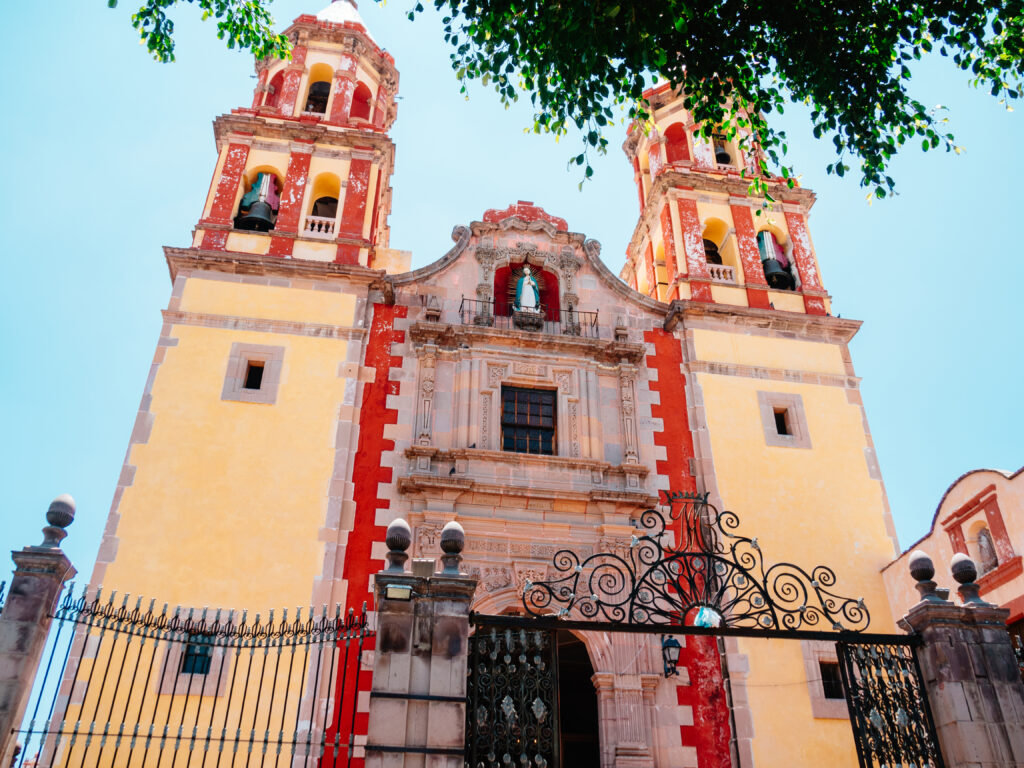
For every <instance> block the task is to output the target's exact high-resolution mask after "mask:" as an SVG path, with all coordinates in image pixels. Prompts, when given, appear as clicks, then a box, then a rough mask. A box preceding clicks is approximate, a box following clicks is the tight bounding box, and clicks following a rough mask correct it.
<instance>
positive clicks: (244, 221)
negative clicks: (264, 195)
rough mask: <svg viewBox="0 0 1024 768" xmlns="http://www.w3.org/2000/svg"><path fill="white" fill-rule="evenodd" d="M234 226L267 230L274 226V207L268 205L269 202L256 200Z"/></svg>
mask: <svg viewBox="0 0 1024 768" xmlns="http://www.w3.org/2000/svg"><path fill="white" fill-rule="evenodd" d="M235 226H236V227H237V228H238V229H251V230H255V231H257V232H267V231H268V230H271V229H273V228H274V209H273V208H271V207H270V204H269V203H267V202H265V201H263V200H257V201H256V202H255V203H253V204H252V206H251V207H250V208H249V211H248V213H246V214H245V215H243V216H242V217H241V218H239V219H238V222H237V223H236V224H235Z"/></svg>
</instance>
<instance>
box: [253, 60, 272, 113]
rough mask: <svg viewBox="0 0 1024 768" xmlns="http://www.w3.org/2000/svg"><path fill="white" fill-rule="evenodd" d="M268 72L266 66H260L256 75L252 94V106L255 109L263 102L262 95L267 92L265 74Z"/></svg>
mask: <svg viewBox="0 0 1024 768" xmlns="http://www.w3.org/2000/svg"><path fill="white" fill-rule="evenodd" d="M269 73H270V69H269V68H268V67H261V68H260V70H259V73H258V74H257V76H256V89H255V90H254V91H253V94H252V108H253V109H256V107H258V106H259V105H260V104H262V103H263V97H264V95H266V92H267V75H268V74H269Z"/></svg>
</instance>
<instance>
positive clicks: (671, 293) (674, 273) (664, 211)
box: [654, 203, 679, 301]
mask: <svg viewBox="0 0 1024 768" xmlns="http://www.w3.org/2000/svg"><path fill="white" fill-rule="evenodd" d="M670 205H671V203H665V205H663V206H662V207H661V214H660V217H659V218H660V221H661V236H662V238H664V239H663V241H662V242H663V246H664V248H665V272H666V273H667V274H668V277H667V278H666V279H667V280H668V295H667V296H666V297H665V301H672V300H673V299H677V298H679V289H678V287H677V286H676V277H678V276H679V268H678V266H677V264H676V233H675V229H674V228H673V227H672V209H671V208H670V207H669V206H670ZM654 297H655V298H660V297H659V296H658V294H657V293H655V294H654Z"/></svg>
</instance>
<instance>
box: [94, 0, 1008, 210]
mask: <svg viewBox="0 0 1024 768" xmlns="http://www.w3.org/2000/svg"><path fill="white" fill-rule="evenodd" d="M109 1H110V3H111V4H113V3H115V2H116V0H109ZM178 1H179V0H145V4H144V5H143V6H142V8H140V10H139V12H138V13H136V14H135V15H134V16H133V23H134V24H135V26H136V28H138V29H139V30H140V32H141V34H142V37H143V39H144V40H146V41H147V45H148V47H149V49H150V50H151V51H152V52H153V54H154V56H156V57H157V58H158V59H160V60H162V61H168V60H171V59H173V43H172V41H171V33H172V32H173V28H172V27H171V22H170V21H169V20H167V19H166V16H165V15H164V9H165V8H166V7H168V6H170V5H173V4H174V3H175V2H178ZM181 1H182V2H195V3H198V5H199V6H200V7H201V8H202V9H203V12H204V16H210V15H213V16H215V17H216V18H217V19H219V21H218V35H219V36H220V37H227V39H228V45H229V46H233V45H239V46H241V47H243V48H249V49H251V50H252V51H253V52H254V53H255V54H256V55H257V56H266V55H279V54H280V53H282V52H283V51H284V50H286V49H287V41H286V40H284V39H283V38H282V37H281V36H277V35H275V34H274V33H273V31H272V29H271V26H270V24H271V20H270V17H269V15H268V14H267V10H266V5H267V4H268V3H269V2H270V1H271V0H181ZM378 1H379V0H378ZM428 1H429V2H433V4H434V6H435V8H436V9H437V10H438V11H440V12H441V13H442V15H443V21H444V32H445V40H446V42H448V43H449V44H450V45H451V47H452V53H451V60H452V67H453V69H454V70H455V71H456V73H457V76H458V77H459V78H460V79H461V80H462V81H463V89H465V87H466V83H467V82H468V81H471V80H479V81H481V82H482V83H483V84H484V85H489V84H493V87H494V88H495V90H496V91H497V93H498V95H499V97H500V99H501V100H502V101H503V102H506V103H508V102H512V101H515V100H517V99H518V98H519V96H520V95H521V94H526V95H528V96H529V98H530V100H531V103H532V104H533V107H534V112H535V114H534V125H533V129H534V130H535V131H537V132H544V131H547V132H552V133H555V134H556V135H558V134H565V133H566V132H567V131H568V130H569V129H570V128H571V127H573V126H575V127H576V128H578V129H579V130H581V131H582V132H583V135H584V142H585V149H584V152H582V153H581V154H580V155H578V156H576V157H575V158H573V160H574V161H575V163H576V164H578V165H580V166H584V174H585V176H586V177H589V176H590V175H592V173H593V169H592V168H591V166H590V162H589V159H588V158H589V155H588V153H589V152H590V151H591V150H592V149H593V150H596V151H599V152H603V151H605V150H606V149H607V146H608V140H607V138H605V131H606V129H607V127H608V126H609V125H610V124H612V123H613V122H614V121H615V120H616V118H617V117H618V116H619V115H621V111H622V110H624V111H625V113H626V116H627V117H628V119H630V120H640V121H645V120H647V119H649V117H650V115H649V114H648V109H647V104H646V102H645V101H644V99H643V92H644V90H645V88H647V87H649V86H650V84H651V82H652V79H660V80H662V81H668V82H669V83H671V84H672V85H673V86H678V87H681V88H682V91H683V92H684V93H685V94H686V102H685V103H686V107H687V108H688V109H689V110H690V111H691V112H692V113H693V115H694V119H695V120H696V121H697V122H698V123H699V124H701V125H702V126H703V127H702V130H703V131H704V132H705V134H708V135H710V134H711V133H712V132H718V131H724V132H725V133H727V134H728V135H729V136H730V137H731V136H732V135H734V134H736V132H737V131H738V130H739V132H740V138H741V142H743V143H744V144H748V143H752V142H756V144H757V145H758V146H759V147H760V149H762V150H763V151H764V152H765V154H766V156H767V158H768V159H770V160H771V162H772V163H774V164H776V165H778V166H779V167H780V169H781V170H780V172H781V174H782V176H784V177H786V178H789V177H790V175H791V173H790V170H789V169H788V168H787V167H786V166H785V165H784V163H783V158H782V156H783V155H784V154H785V152H786V150H787V145H786V136H785V134H784V132H782V131H778V130H775V129H773V128H772V126H771V124H770V122H771V115H772V114H773V113H781V112H782V111H783V110H784V108H785V107H786V105H787V104H789V103H804V104H807V105H808V106H809V108H810V110H811V120H812V126H813V131H814V135H815V136H816V137H822V136H828V137H831V139H832V143H833V144H834V146H835V152H836V160H835V162H833V163H830V164H829V166H828V169H827V170H828V171H829V172H830V173H835V174H837V175H839V176H843V175H844V174H845V173H846V172H847V171H849V170H850V167H851V166H850V165H849V163H858V164H859V170H860V175H861V185H862V186H865V187H868V188H869V190H870V191H871V193H873V194H875V195H876V196H878V197H884V196H885V195H886V194H888V193H889V192H891V191H892V190H893V189H894V186H895V182H894V180H893V179H892V177H890V176H889V175H887V172H886V169H887V167H888V163H889V161H890V160H891V159H892V157H893V156H894V155H895V154H896V152H897V151H898V150H899V149H900V148H901V147H902V146H904V145H906V144H908V143H910V142H914V141H917V140H920V142H921V147H922V149H924V150H929V149H935V148H938V147H945V148H946V150H947V151H950V150H956V149H957V148H956V147H955V144H954V138H953V135H952V134H951V133H948V132H946V131H945V128H944V127H943V123H944V122H945V118H944V117H942V116H941V114H940V113H939V112H938V111H937V110H935V109H929V108H928V107H926V106H925V105H924V104H922V103H921V102H920V101H919V100H918V99H917V98H915V97H914V96H913V95H912V93H911V92H910V89H909V88H910V81H911V74H912V73H911V66H912V64H913V62H914V61H915V60H917V59H920V58H921V57H922V56H923V55H925V54H927V53H929V52H932V51H937V52H938V53H939V54H941V55H942V56H947V57H950V58H951V59H952V61H953V62H954V63H955V64H956V66H958V67H959V68H960V69H961V70H963V71H964V72H965V73H966V74H967V75H968V77H969V78H970V81H971V82H972V84H973V85H975V86H977V87H983V88H985V89H987V90H989V91H990V92H991V94H992V95H993V96H994V97H997V98H1000V99H1001V100H1006V99H1016V98H1018V97H1019V95H1020V94H1021V90H1022V88H1024V0H925V1H924V2H911V0H832V1H831V2H825V3H823V2H820V1H819V0H643V2H623V0H428ZM423 10H424V8H423V5H422V3H420V2H417V3H416V5H415V7H414V8H413V9H412V10H411V11H409V14H408V15H409V18H415V16H416V14H417V13H419V12H422V11H423ZM748 132H749V134H750V135H751V137H752V138H750V139H747V138H744V135H745V134H747V133H748ZM760 171H761V173H760V175H759V176H758V178H755V179H754V182H755V184H757V185H758V186H759V187H760V190H761V191H762V192H763V191H764V186H763V180H764V179H766V178H768V177H769V165H768V162H767V161H764V162H762V165H761V169H760ZM791 183H792V182H791Z"/></svg>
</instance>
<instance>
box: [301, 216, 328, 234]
mask: <svg viewBox="0 0 1024 768" xmlns="http://www.w3.org/2000/svg"><path fill="white" fill-rule="evenodd" d="M303 234H304V235H305V236H306V237H319V238H322V239H324V240H333V239H334V219H332V218H328V217H327V216H307V217H306V226H305V227H304V228H303Z"/></svg>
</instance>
